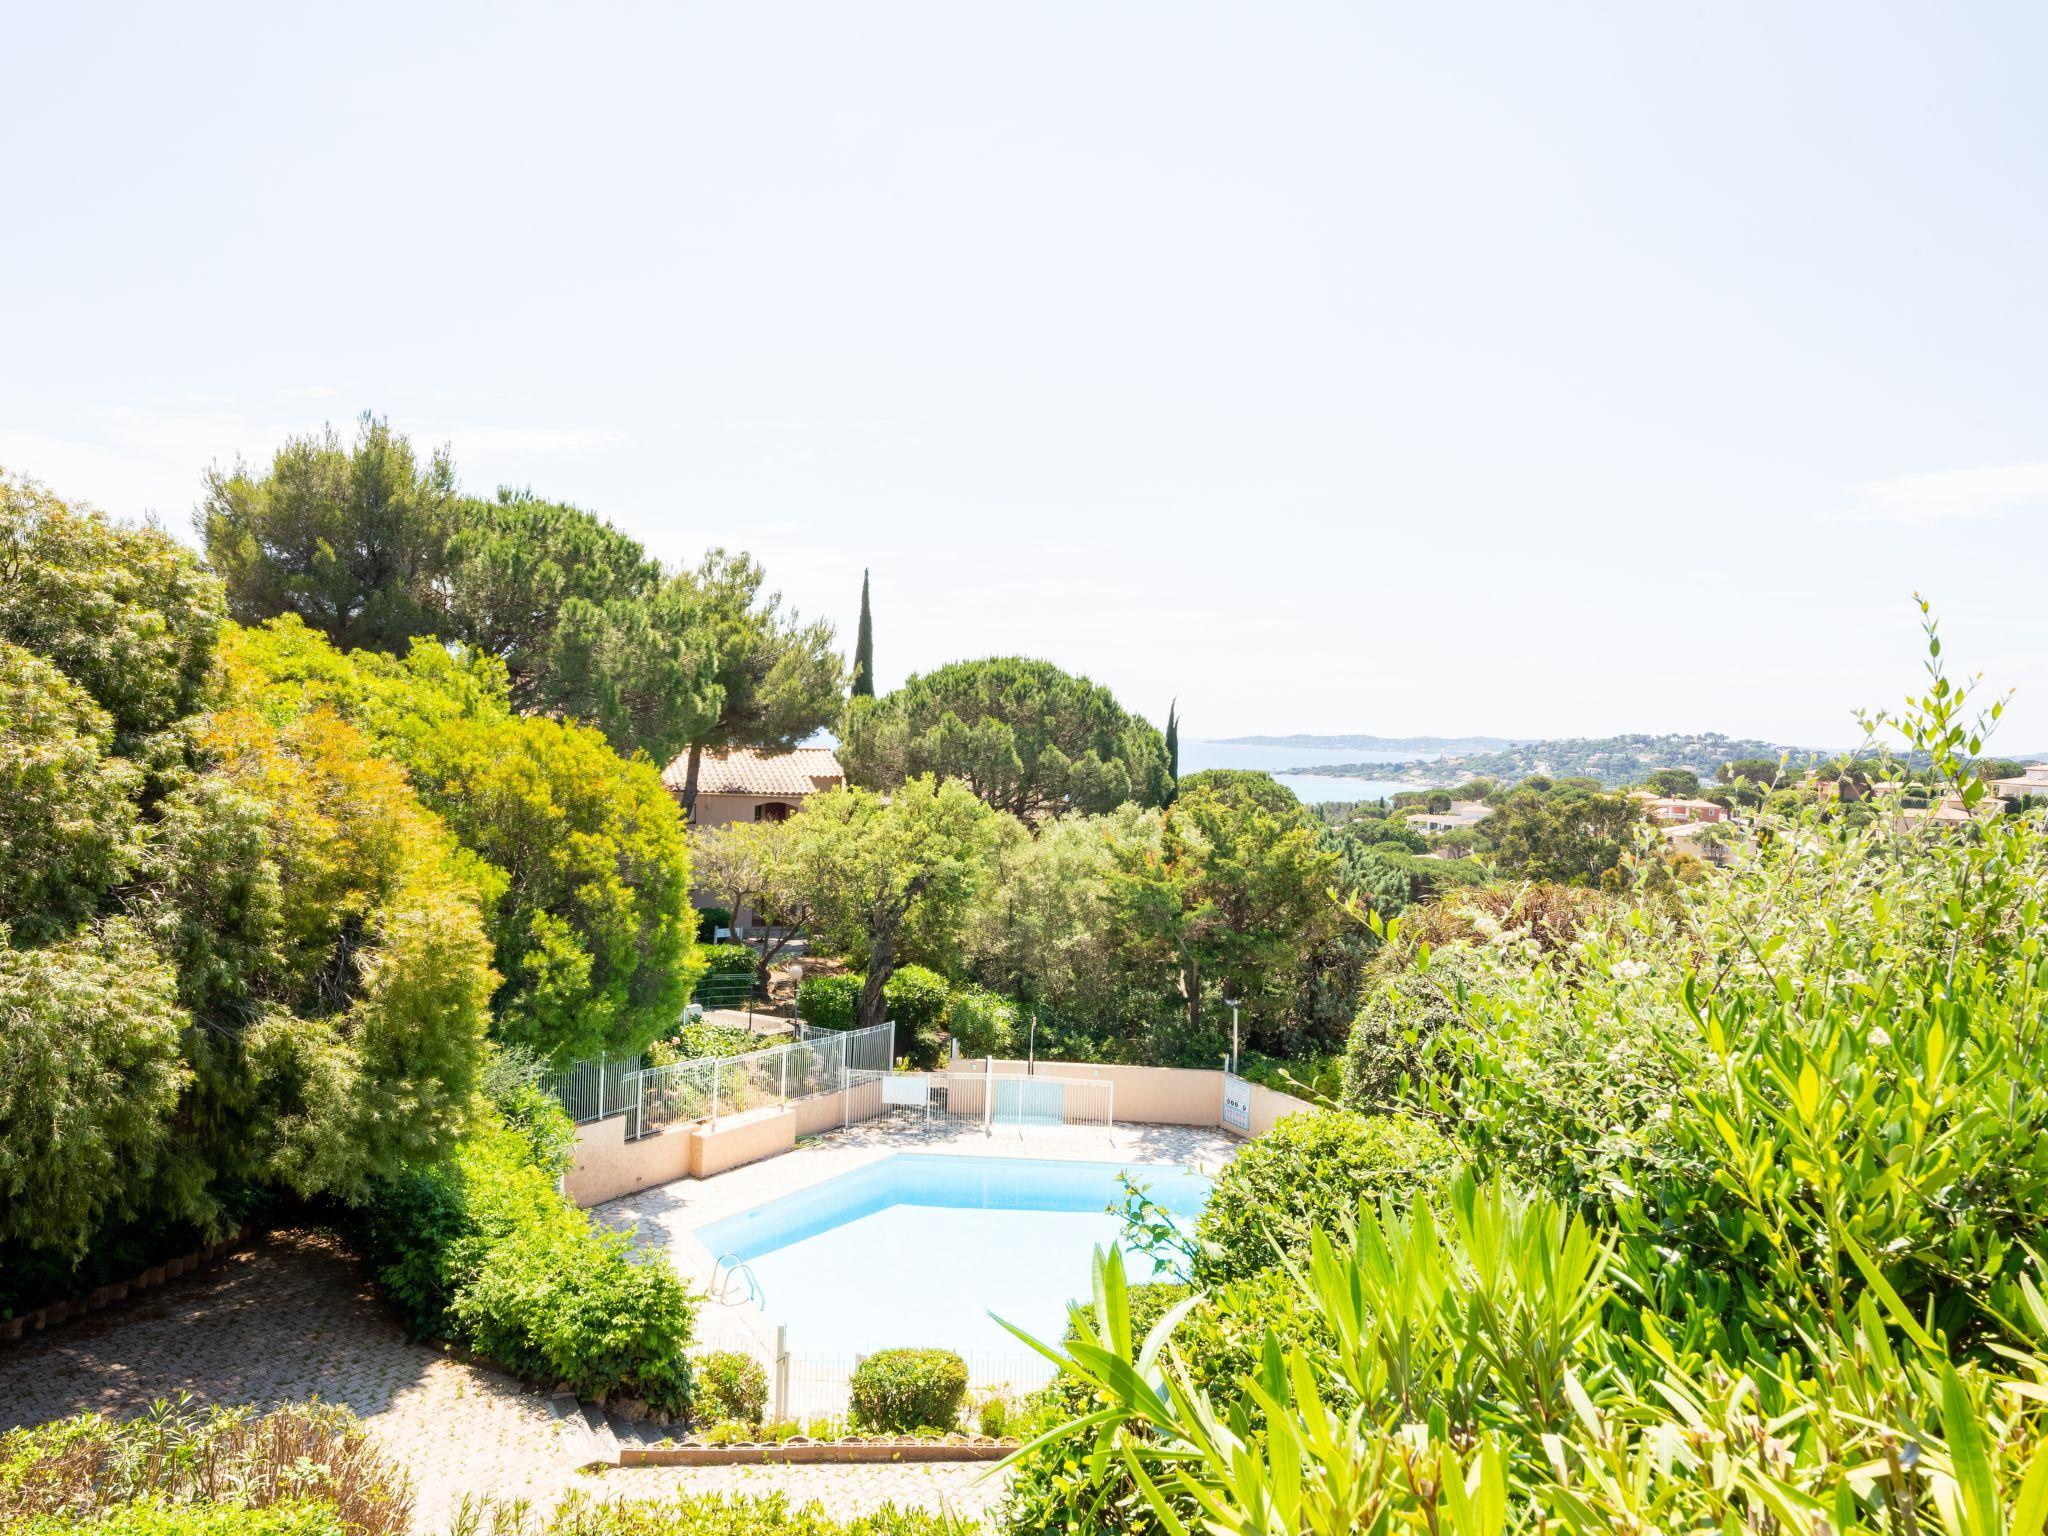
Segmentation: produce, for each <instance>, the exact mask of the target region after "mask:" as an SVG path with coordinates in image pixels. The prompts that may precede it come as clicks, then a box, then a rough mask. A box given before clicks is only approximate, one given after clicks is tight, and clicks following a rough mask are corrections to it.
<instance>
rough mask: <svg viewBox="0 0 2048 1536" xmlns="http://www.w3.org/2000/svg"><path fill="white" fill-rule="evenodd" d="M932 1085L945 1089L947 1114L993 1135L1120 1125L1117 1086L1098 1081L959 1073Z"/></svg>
mask: <svg viewBox="0 0 2048 1536" xmlns="http://www.w3.org/2000/svg"><path fill="white" fill-rule="evenodd" d="M932 1083H933V1086H934V1087H937V1088H942V1089H944V1090H945V1096H946V1113H947V1114H949V1115H951V1116H954V1117H956V1118H960V1119H967V1120H979V1121H980V1122H981V1123H982V1125H983V1127H984V1128H985V1129H987V1130H990V1131H999V1130H1005V1129H1009V1128H1012V1127H1015V1128H1020V1129H1021V1128H1026V1127H1036V1126H1054V1125H1099V1126H1104V1127H1107V1126H1110V1125H1113V1124H1114V1123H1115V1118H1116V1090H1115V1085H1114V1084H1111V1083H1106V1082H1101V1081H1099V1080H1097V1079H1095V1078H1088V1077H1055V1076H1051V1075H1047V1074H1042V1073H1041V1074H1037V1075H1031V1076H1027V1075H1025V1074H1022V1073H1013V1072H997V1073H989V1072H985V1071H984V1072H973V1071H963V1070H958V1069H956V1070H954V1071H951V1072H934V1073H933V1074H932Z"/></svg>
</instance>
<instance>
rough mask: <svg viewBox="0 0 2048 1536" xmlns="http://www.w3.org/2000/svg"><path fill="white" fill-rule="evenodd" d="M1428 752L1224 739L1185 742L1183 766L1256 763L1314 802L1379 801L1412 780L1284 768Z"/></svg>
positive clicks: (1411, 757)
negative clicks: (1255, 743) (1257, 743)
mask: <svg viewBox="0 0 2048 1536" xmlns="http://www.w3.org/2000/svg"><path fill="white" fill-rule="evenodd" d="M1428 755H1429V754H1428V753H1423V752H1367V751H1362V750H1361V749H1359V748H1357V747H1348V748H1344V749H1341V750H1332V749H1330V748H1317V747H1245V746H1238V745H1236V744H1235V743H1232V742H1223V741H1193V740H1189V741H1183V742H1182V743H1181V744H1180V771H1181V772H1182V773H1199V772H1200V771H1201V770H1202V769H1204V768H1256V769H1259V770H1262V771H1263V772H1266V773H1270V774H1271V775H1272V776H1273V778H1274V779H1275V780H1276V781H1277V782H1279V783H1281V784H1285V785H1286V786H1287V787H1288V788H1289V789H1291V790H1293V791H1294V793H1295V794H1296V795H1298V796H1299V797H1300V798H1301V799H1302V800H1304V801H1306V802H1307V803H1309V804H1311V805H1315V804H1321V803H1324V802H1327V801H1344V800H1379V799H1383V798H1385V797H1386V796H1388V795H1392V794H1394V793H1396V792H1397V791H1400V790H1404V789H1413V788H1415V786H1414V785H1413V784H1408V783H1403V782H1401V781H1400V780H1397V779H1345V778H1337V777H1335V776H1333V775H1330V774H1321V773H1285V772H1282V770H1283V769H1287V768H1313V767H1315V766H1316V765H1317V764H1319V763H1329V764H1331V765H1333V766H1334V765H1335V764H1338V763H1398V762H1414V761H1415V760H1416V759H1417V758H1420V757H1426V756H1428Z"/></svg>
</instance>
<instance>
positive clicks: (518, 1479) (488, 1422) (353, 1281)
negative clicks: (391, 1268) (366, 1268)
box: [0, 1232, 582, 1530]
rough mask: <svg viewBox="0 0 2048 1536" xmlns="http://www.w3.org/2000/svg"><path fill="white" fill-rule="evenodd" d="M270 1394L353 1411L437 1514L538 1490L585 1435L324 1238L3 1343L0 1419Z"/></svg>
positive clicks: (300, 1238) (564, 1467)
mask: <svg viewBox="0 0 2048 1536" xmlns="http://www.w3.org/2000/svg"><path fill="white" fill-rule="evenodd" d="M181 1393H189V1394H190V1395H191V1397H192V1400H193V1402H194V1403H197V1404H220V1405H223V1406H226V1405H233V1404H241V1403H248V1404H253V1405H255V1406H257V1407H259V1408H274V1407H276V1406H278V1405H279V1404H282V1403H289V1402H298V1401H302V1400H304V1399H306V1398H309V1397H318V1398H321V1399H322V1400H324V1401H326V1402H331V1403H343V1404H346V1405H347V1406H348V1407H349V1408H351V1409H353V1410H354V1411H355V1412H356V1413H357V1414H358V1415H360V1416H361V1417H362V1418H363V1420H364V1421H365V1423H366V1424H367V1426H368V1428H369V1430H370V1432H371V1434H372V1435H374V1436H375V1437H376V1439H377V1440H378V1442H379V1443H380V1444H381V1445H382V1446H383V1448H384V1449H385V1450H386V1451H387V1452H388V1453H389V1454H390V1455H391V1456H392V1458H393V1459H394V1460H396V1461H397V1462H399V1463H400V1464H401V1465H402V1466H404V1467H405V1469H406V1470H407V1471H408V1472H410V1473H411V1474H412V1476H413V1478H414V1479H415V1481H416V1483H417V1486H418V1495H419V1497H418V1510H417V1516H418V1523H419V1525H420V1528H421V1529H422V1530H435V1529H439V1528H440V1526H441V1525H442V1523H443V1522H444V1520H445V1517H446V1514H447V1512H448V1511H449V1510H450V1509H451V1508H452V1507H453V1505H454V1503H455V1502H456V1501H457V1499H459V1498H460V1496H461V1495H462V1494H463V1493H466V1492H468V1493H490V1494H496V1495H498V1496H501V1497H506V1498H538V1497H540V1496H542V1495H544V1494H548V1493H551V1492H552V1491H553V1490H554V1489H555V1488H556V1487H557V1486H559V1485H560V1484H561V1483H562V1482H563V1481H564V1480H565V1479H566V1478H567V1477H568V1476H569V1475H570V1474H571V1470H572V1469H571V1467H570V1465H569V1463H570V1461H571V1460H572V1459H573V1455H574V1452H575V1451H576V1450H577V1449H578V1448H580V1446H581V1443H582V1442H581V1440H580V1438H572V1437H570V1436H569V1435H568V1434H567V1433H566V1432H565V1431H564V1430H563V1429H562V1427H561V1426H560V1425H559V1424H558V1422H557V1420H556V1418H555V1416H554V1415H553V1414H552V1413H551V1412H550V1411H549V1408H548V1403H547V1399H545V1398H543V1397H540V1396H537V1395H535V1394H533V1393H530V1392H527V1391H526V1390H524V1389H523V1388H522V1387H521V1386H520V1385H519V1384H518V1383H517V1382H514V1381H513V1380H511V1379H510V1378H509V1377H506V1376H502V1375H500V1374H498V1373H497V1372H495V1371H489V1370H484V1369H480V1368H479V1367H477V1366H473V1365H469V1364H465V1363H464V1362H462V1361H460V1360H456V1359H453V1358H451V1357H450V1356H448V1355H446V1354H444V1353H442V1352H441V1351H440V1350H438V1349H434V1348H431V1347H429V1346H426V1345H421V1344H416V1343H413V1342H412V1341H411V1340H409V1339H408V1338H407V1337H406V1336H405V1332H404V1330H403V1329H401V1328H400V1327H399V1326H398V1324H397V1323H396V1322H395V1321H394V1320H393V1319H392V1317H391V1315H390V1313H389V1312H388V1311H387V1310H386V1309H385V1307H384V1305H383V1303H382V1302H381V1301H379V1299H378V1298H377V1296H376V1294H375V1292H374V1291H373V1290H372V1289H371V1287H370V1284H369V1279H368V1277H367V1276H366V1275H365V1274H364V1272H363V1269H362V1266H361V1265H360V1264H358V1263H357V1262H356V1261H355V1260H354V1259H353V1258H352V1257H351V1256H349V1255H348V1254H347V1253H346V1252H345V1251H343V1250H342V1249H341V1248H340V1246H339V1245H338V1244H336V1243H335V1241H334V1240H333V1239H332V1238H330V1237H327V1236H325V1235H324V1234H320V1233H314V1232H284V1233H277V1234H273V1235H272V1236H271V1237H269V1238H267V1239H265V1240H264V1241H262V1242H260V1243H258V1244H256V1245H255V1246H253V1247H251V1248H247V1249H244V1250H243V1251H241V1252H239V1253H236V1254H234V1255H231V1256H230V1257H229V1258H228V1259H226V1260H225V1261H224V1262H223V1263H222V1264H221V1266H220V1267H219V1268H218V1269H216V1270H213V1271H210V1272H208V1273H206V1274H204V1275H198V1276H190V1277H186V1278H184V1279H181V1280H174V1281H171V1282H169V1283H168V1284H166V1285H165V1286H164V1287H163V1289H161V1290H159V1291H154V1292H151V1293H150V1294H149V1295H148V1296H147V1297H146V1298H145V1299H143V1300H141V1301H138V1302H134V1303H132V1304H130V1305H128V1306H125V1307H119V1308H114V1309H112V1310H109V1311H106V1312H102V1313H98V1314H96V1315H94V1316H92V1317H88V1318H84V1319H74V1320H73V1321H71V1322H69V1323H67V1324H65V1325H64V1326H62V1327H61V1328H56V1329H53V1330H51V1331H50V1332H49V1333H48V1334H46V1335H43V1336H41V1337H39V1338H36V1339H33V1340H25V1341H23V1342H22V1343H20V1344H18V1345H15V1346H13V1347H11V1348H0V1427H13V1426H17V1425H25V1424H39V1423H42V1422H44V1421H46V1420H49V1419H55V1418H63V1417H65V1416H68V1415H70V1414H74V1413H85V1412H90V1411H94V1410H97V1411H99V1412H103V1413H107V1414H111V1415H113V1416H114V1417H116V1418H125V1417H128V1416H130V1415H132V1414H135V1413H138V1412H140V1411H142V1410H143V1409H145V1408H147V1407H148V1406H149V1405H150V1404H151V1403H153V1402H155V1401H156V1400H158V1399H160V1398H165V1399H175V1398H176V1397H178V1396H179V1394H181Z"/></svg>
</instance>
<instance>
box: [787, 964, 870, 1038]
mask: <svg viewBox="0 0 2048 1536" xmlns="http://www.w3.org/2000/svg"><path fill="white" fill-rule="evenodd" d="M866 983H867V978H866V977H864V976H845V975H842V976H809V977H806V978H805V979H804V981H803V983H802V985H800V986H799V987H798V988H797V989H796V1011H797V1012H798V1013H799V1014H801V1015H802V1016H803V1020H804V1022H805V1023H806V1024H815V1025H816V1026H817V1027H818V1028H820V1029H851V1028H853V1021H854V1020H855V1019H856V1018H858V1017H859V1015H860V989H861V988H862V987H863V986H865V985H866Z"/></svg>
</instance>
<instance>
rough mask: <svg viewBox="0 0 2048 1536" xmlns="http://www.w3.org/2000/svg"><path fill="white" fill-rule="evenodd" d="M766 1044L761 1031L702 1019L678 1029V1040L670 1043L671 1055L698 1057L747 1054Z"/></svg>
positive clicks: (684, 1058) (683, 1059)
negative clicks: (759, 1033) (757, 1031)
mask: <svg viewBox="0 0 2048 1536" xmlns="http://www.w3.org/2000/svg"><path fill="white" fill-rule="evenodd" d="M764 1044H765V1042H764V1041H763V1040H762V1039H761V1037H760V1036H759V1035H757V1034H755V1033H754V1032H753V1031H752V1030H751V1029H747V1028H745V1027H743V1026H741V1025H738V1024H705V1023H703V1022H701V1021H700V1022H698V1023H696V1024H685V1025H684V1026H683V1027H682V1028H681V1029H679V1030H677V1031H676V1038H675V1043H674V1044H673V1045H672V1046H671V1047H670V1049H671V1051H672V1052H673V1053H674V1054H673V1056H672V1058H671V1059H673V1060H676V1061H696V1060H698V1059H700V1058H702V1057H705V1056H744V1055H746V1054H747V1052H749V1051H758V1050H760V1049H762V1048H763V1045H764ZM656 1065H657V1066H659V1065H661V1063H659V1062H657V1063H656Z"/></svg>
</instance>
